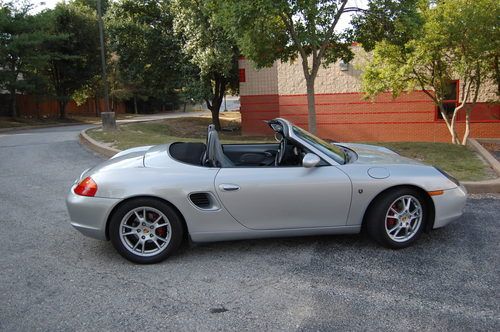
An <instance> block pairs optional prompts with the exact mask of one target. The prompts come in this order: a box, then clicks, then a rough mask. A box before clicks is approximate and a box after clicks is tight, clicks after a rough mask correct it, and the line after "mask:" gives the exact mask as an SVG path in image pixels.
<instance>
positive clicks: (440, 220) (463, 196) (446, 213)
mask: <svg viewBox="0 0 500 332" xmlns="http://www.w3.org/2000/svg"><path fill="white" fill-rule="evenodd" d="M432 200H433V201H434V207H435V210H436V218H435V221H434V227H433V228H434V229H436V228H440V227H443V226H446V225H447V224H449V223H450V222H452V221H453V220H455V219H458V218H460V217H461V216H462V215H463V214H464V210H465V203H466V200H467V190H466V189H465V187H464V186H459V187H456V188H454V189H448V190H445V191H444V193H443V194H442V195H439V196H432Z"/></svg>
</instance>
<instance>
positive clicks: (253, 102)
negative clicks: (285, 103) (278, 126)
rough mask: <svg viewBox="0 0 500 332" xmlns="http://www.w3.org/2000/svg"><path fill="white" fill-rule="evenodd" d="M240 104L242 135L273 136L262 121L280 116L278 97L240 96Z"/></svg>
mask: <svg viewBox="0 0 500 332" xmlns="http://www.w3.org/2000/svg"><path fill="white" fill-rule="evenodd" d="M240 104H241V107H240V112H241V123H242V131H243V134H245V135H272V134H273V133H272V130H271V129H270V128H269V126H268V125H267V124H266V123H265V122H264V121H265V120H270V119H274V118H277V117H279V116H280V114H279V96H278V95H256V96H241V97H240Z"/></svg>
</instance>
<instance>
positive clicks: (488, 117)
mask: <svg viewBox="0 0 500 332" xmlns="http://www.w3.org/2000/svg"><path fill="white" fill-rule="evenodd" d="M353 51H354V53H355V58H354V60H353V61H352V62H351V63H349V64H347V65H346V64H341V63H334V64H332V65H330V66H329V67H328V68H320V70H319V72H318V76H317V78H316V84H315V90H316V96H315V97H316V115H317V128H318V134H319V136H321V137H325V138H330V139H334V140H338V141H431V142H433V141H438V142H449V141H450V139H451V138H450V134H449V132H448V130H447V128H446V125H445V124H444V121H443V120H442V118H441V117H440V113H439V112H438V110H437V108H436V106H435V105H434V103H433V102H432V101H431V100H430V98H429V97H428V96H427V95H426V94H425V93H424V92H423V91H413V92H410V93H404V94H402V95H401V96H400V97H398V98H397V99H393V98H392V96H391V94H390V93H384V94H381V95H379V96H378V97H377V98H376V99H375V100H374V101H369V100H365V99H363V94H362V92H361V71H360V70H358V69H357V68H358V67H359V66H360V65H362V63H363V62H365V61H367V59H368V55H367V54H366V53H365V52H364V51H363V50H362V49H361V47H359V46H353ZM239 70H240V103H241V116H242V130H243V132H244V133H245V134H249V135H252V134H253V135H258V134H267V133H269V129H268V127H267V125H266V124H265V123H264V122H263V120H268V119H272V118H275V117H283V118H286V119H288V120H290V121H292V122H294V123H295V124H297V125H300V126H302V127H304V128H307V114H308V113H307V96H306V94H305V92H306V83H305V79H304V75H303V72H302V67H301V64H300V63H299V61H296V62H295V63H281V62H276V63H275V64H274V65H273V67H271V68H264V69H261V70H256V69H255V68H254V66H253V64H252V63H251V62H250V61H249V60H246V59H245V58H243V57H242V58H240V60H239ZM450 84H452V89H451V91H452V93H450V96H449V100H447V102H446V104H445V106H446V107H448V108H454V107H455V105H456V104H457V103H458V93H459V91H460V88H461V87H460V81H459V80H456V81H453V82H451V83H450ZM492 100H498V97H497V96H496V86H494V85H491V86H485V87H483V89H482V90H481V94H480V97H479V100H478V103H477V104H476V106H475V108H474V110H473V112H472V115H471V137H483V138H500V104H498V102H497V103H492V102H491V101H492ZM464 118H465V114H464V112H461V114H460V115H459V117H458V131H459V133H460V134H461V133H462V132H463V130H464V127H465V125H464Z"/></svg>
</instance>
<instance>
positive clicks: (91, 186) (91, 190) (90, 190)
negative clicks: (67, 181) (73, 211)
mask: <svg viewBox="0 0 500 332" xmlns="http://www.w3.org/2000/svg"><path fill="white" fill-rule="evenodd" d="M73 191H74V192H75V194H77V195H80V196H89V197H94V196H95V193H96V192H97V183H95V182H94V180H92V178H91V177H90V176H87V177H86V178H85V179H83V180H82V181H80V183H78V185H77V186H76V187H75V189H74V190H73Z"/></svg>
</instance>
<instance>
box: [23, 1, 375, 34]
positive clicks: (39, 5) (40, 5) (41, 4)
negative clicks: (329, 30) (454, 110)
mask: <svg viewBox="0 0 500 332" xmlns="http://www.w3.org/2000/svg"><path fill="white" fill-rule="evenodd" d="M60 1H61V0H31V3H33V4H34V5H35V7H36V8H35V10H34V11H35V12H38V11H40V10H43V9H45V8H54V6H55V5H56V3H58V2H60ZM367 3H368V0H349V1H348V2H347V5H346V7H359V8H366V7H367ZM351 15H352V13H347V14H344V15H342V16H341V18H340V21H339V23H338V24H337V28H336V29H335V30H336V31H342V30H344V29H345V28H346V27H347V26H348V25H349V22H350V20H351Z"/></svg>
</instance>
